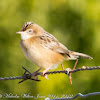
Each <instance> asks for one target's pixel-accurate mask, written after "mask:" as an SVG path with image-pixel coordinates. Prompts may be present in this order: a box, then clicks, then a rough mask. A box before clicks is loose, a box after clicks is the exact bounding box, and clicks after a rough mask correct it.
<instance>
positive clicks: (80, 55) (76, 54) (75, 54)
mask: <svg viewBox="0 0 100 100" xmlns="http://www.w3.org/2000/svg"><path fill="white" fill-rule="evenodd" d="M69 55H70V57H69V58H70V59H73V60H74V59H77V58H79V57H82V58H87V59H90V60H91V59H93V58H92V57H91V56H89V55H87V54H83V53H79V52H74V51H70V52H69Z"/></svg>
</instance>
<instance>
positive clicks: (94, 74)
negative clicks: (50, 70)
mask: <svg viewBox="0 0 100 100" xmlns="http://www.w3.org/2000/svg"><path fill="white" fill-rule="evenodd" d="M27 21H33V22H35V23H37V24H39V25H40V26H42V27H43V28H44V29H45V30H46V31H47V32H49V33H51V34H53V35H54V36H55V37H56V38H57V39H58V40H59V41H60V42H61V43H63V44H64V45H65V46H67V48H68V49H69V50H73V51H78V52H83V53H85V54H88V55H91V56H92V57H93V58H94V60H88V59H82V58H80V60H79V63H78V65H77V68H79V67H82V66H83V65H84V66H99V65H100V57H99V56H100V0H0V77H9V76H21V75H22V74H23V72H24V70H23V69H22V68H21V66H24V67H25V68H27V69H28V70H29V71H31V72H34V71H35V70H37V69H38V67H37V66H35V65H33V64H32V63H31V62H30V61H28V60H27V59H26V58H25V57H24V55H23V53H22V51H21V48H20V45H19V44H20V40H21V39H20V35H17V34H16V32H17V31H20V30H21V27H22V25H23V24H24V23H25V22H27ZM74 63H75V61H64V62H63V64H64V66H65V68H68V67H70V68H72V67H73V66H74ZM56 70H62V69H61V66H60V65H59V67H58V68H57V69H56ZM48 78H49V80H46V79H44V78H43V77H41V76H40V77H39V79H41V82H35V81H31V80H28V81H25V82H23V83H21V84H18V82H19V81H20V80H8V81H0V94H1V95H4V94H5V93H8V94H9V93H13V94H14V95H16V94H17V95H19V96H20V95H21V94H23V93H25V94H30V95H32V96H35V97H36V96H37V94H39V95H40V96H42V97H39V98H38V99H37V100H44V96H46V97H49V96H50V95H53V96H57V95H58V96H59V97H61V96H64V95H66V96H69V95H73V96H74V95H76V94H77V93H82V94H87V93H91V92H100V71H99V70H93V71H81V72H77V73H74V74H72V81H73V84H72V85H71V84H70V83H69V80H68V76H66V75H64V74H56V75H48ZM50 98H51V96H50ZM20 99H22V98H20ZM33 99H35V98H34V97H33ZM80 99H81V98H79V97H78V98H77V99H76V100H80ZM90 99H91V100H94V99H95V100H99V99H100V96H91V97H87V98H85V100H90ZM9 100H10V99H9ZM81 100H82V99H81Z"/></svg>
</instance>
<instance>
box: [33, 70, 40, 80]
mask: <svg viewBox="0 0 100 100" xmlns="http://www.w3.org/2000/svg"><path fill="white" fill-rule="evenodd" d="M40 70H41V68H40V69H38V70H37V71H35V72H33V73H32V76H33V77H35V79H38V76H37V73H38V72H39V71H40Z"/></svg>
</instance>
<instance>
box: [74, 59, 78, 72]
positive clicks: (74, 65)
mask: <svg viewBox="0 0 100 100" xmlns="http://www.w3.org/2000/svg"><path fill="white" fill-rule="evenodd" d="M77 63H78V59H77V60H76V62H75V65H74V67H73V70H74V69H75V68H76V65H77Z"/></svg>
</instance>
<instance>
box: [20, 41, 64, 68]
mask: <svg viewBox="0 0 100 100" xmlns="http://www.w3.org/2000/svg"><path fill="white" fill-rule="evenodd" d="M20 45H21V48H22V51H23V53H24V55H25V56H26V58H28V59H29V60H30V61H31V62H33V63H35V64H36V65H37V66H39V67H42V68H44V69H46V68H47V67H52V66H54V65H55V64H57V63H59V62H61V61H62V60H63V59H64V57H63V56H62V55H61V54H59V53H57V52H54V51H52V50H50V49H45V48H43V47H42V46H41V45H39V44H38V43H36V42H34V43H32V44H31V43H28V42H26V41H21V43H20Z"/></svg>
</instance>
